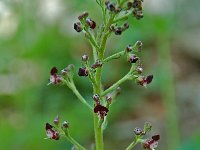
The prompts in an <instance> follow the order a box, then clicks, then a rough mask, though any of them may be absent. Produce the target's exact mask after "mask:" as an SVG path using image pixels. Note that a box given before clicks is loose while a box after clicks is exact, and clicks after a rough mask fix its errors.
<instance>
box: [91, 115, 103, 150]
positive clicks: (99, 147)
mask: <svg viewBox="0 0 200 150" xmlns="http://www.w3.org/2000/svg"><path fill="white" fill-rule="evenodd" d="M93 117H94V132H95V144H96V150H103V131H102V126H99V118H98V115H97V114H95V113H94V115H93Z"/></svg>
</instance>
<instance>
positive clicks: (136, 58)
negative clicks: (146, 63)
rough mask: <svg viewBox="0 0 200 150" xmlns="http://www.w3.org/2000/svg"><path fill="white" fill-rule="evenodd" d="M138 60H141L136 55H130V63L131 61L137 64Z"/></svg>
mask: <svg viewBox="0 0 200 150" xmlns="http://www.w3.org/2000/svg"><path fill="white" fill-rule="evenodd" d="M138 59H139V58H138V57H137V56H136V55H134V54H130V55H129V58H128V61H129V62H130V63H136V62H137V60H138Z"/></svg>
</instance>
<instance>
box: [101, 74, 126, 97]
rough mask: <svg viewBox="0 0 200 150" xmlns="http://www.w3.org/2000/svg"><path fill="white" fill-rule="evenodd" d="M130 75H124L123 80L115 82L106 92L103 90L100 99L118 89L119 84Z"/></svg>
mask: <svg viewBox="0 0 200 150" xmlns="http://www.w3.org/2000/svg"><path fill="white" fill-rule="evenodd" d="M129 78H130V74H126V75H125V76H124V77H123V78H121V79H120V80H119V81H117V82H116V83H115V84H113V85H112V86H111V87H109V88H108V89H107V90H105V91H104V92H103V93H102V94H101V97H103V96H106V95H107V94H108V93H110V92H112V91H113V90H115V89H116V88H117V87H119V85H120V84H122V83H123V82H125V81H127V80H129Z"/></svg>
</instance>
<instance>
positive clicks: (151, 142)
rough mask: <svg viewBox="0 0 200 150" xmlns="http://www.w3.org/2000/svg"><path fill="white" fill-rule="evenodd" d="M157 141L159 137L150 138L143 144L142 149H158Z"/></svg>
mask: <svg viewBox="0 0 200 150" xmlns="http://www.w3.org/2000/svg"><path fill="white" fill-rule="evenodd" d="M159 139H160V135H154V136H152V139H147V140H145V142H144V143H143V147H144V148H145V149H149V150H154V149H155V148H157V147H158V140H159Z"/></svg>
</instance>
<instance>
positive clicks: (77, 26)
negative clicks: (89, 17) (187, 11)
mask: <svg viewBox="0 0 200 150" xmlns="http://www.w3.org/2000/svg"><path fill="white" fill-rule="evenodd" d="M74 29H75V30H76V31H77V32H81V31H82V30H83V28H82V26H81V23H80V22H76V23H74Z"/></svg>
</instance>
